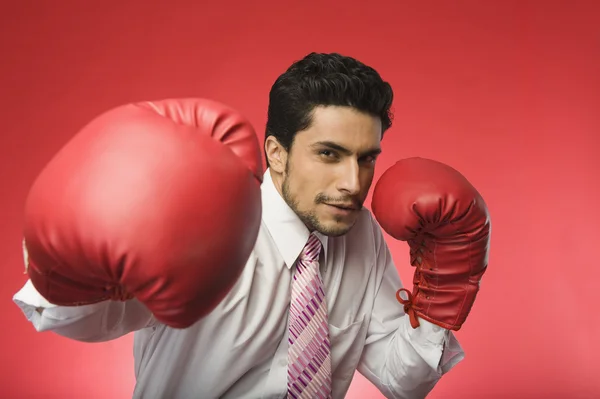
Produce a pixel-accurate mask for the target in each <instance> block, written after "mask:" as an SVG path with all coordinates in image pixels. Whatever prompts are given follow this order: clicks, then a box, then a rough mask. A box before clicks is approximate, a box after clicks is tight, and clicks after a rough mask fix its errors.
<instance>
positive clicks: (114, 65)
mask: <svg viewBox="0 0 600 399" xmlns="http://www.w3.org/2000/svg"><path fill="white" fill-rule="evenodd" d="M89 3H92V2H81V1H66V0H61V1H52V2H51V1H37V2H32V1H24V0H22V1H19V2H13V5H10V6H7V5H5V6H4V7H3V10H2V12H1V13H0V54H1V60H2V62H1V63H0V68H1V69H0V70H1V73H0V88H1V89H0V90H1V93H2V96H1V100H0V101H1V104H0V112H1V116H2V117H1V119H0V120H1V121H2V124H3V127H2V129H1V138H0V166H1V169H0V170H1V175H0V176H1V179H2V180H1V182H0V183H1V187H2V195H1V196H0V204H1V209H2V217H1V221H2V223H1V229H2V230H1V231H0V259H2V262H3V265H4V266H3V269H2V273H3V274H2V279H1V280H0V294H1V298H2V301H1V302H0V311H1V314H2V322H3V328H2V329H1V330H0V345H1V348H0V353H2V362H1V363H0V364H1V366H2V371H1V372H0V397H3V398H32V397H44V398H66V397H86V398H108V397H110V398H127V397H131V392H132V387H133V384H134V378H133V359H132V346H131V345H132V337H131V336H129V337H126V338H123V339H121V340H118V341H115V342H110V343H104V344H83V343H77V342H71V341H69V340H66V339H64V338H61V337H58V336H55V335H53V334H38V333H36V332H34V330H33V328H32V327H31V326H30V325H29V324H28V323H27V322H26V321H25V319H24V318H23V316H22V314H21V313H20V311H19V309H18V308H17V307H16V306H15V305H14V304H13V303H12V300H11V298H12V295H13V294H14V292H15V291H16V290H18V289H19V288H20V286H21V285H22V284H23V283H24V281H25V276H24V275H23V266H22V254H21V246H20V226H21V215H22V214H21V211H22V206H23V202H24V199H25V196H26V194H27V190H28V187H29V185H30V184H31V183H32V180H33V179H34V177H35V175H36V174H37V173H38V172H39V170H40V169H41V167H42V166H43V165H44V163H45V162H47V161H48V160H49V159H50V157H51V156H52V155H53V154H54V153H55V152H56V151H57V150H58V149H59V148H60V147H61V146H62V145H63V144H64V143H65V142H66V141H67V140H68V139H69V137H71V136H72V135H73V134H74V133H75V132H76V131H77V129H78V128H79V127H81V126H82V125H83V124H84V123H86V122H87V121H89V120H90V119H91V118H93V117H94V116H96V115H97V114H98V113H100V112H103V111H104V110H106V109H108V108H110V107H113V106H115V105H120V104H122V103H125V102H129V101H136V100H147V99H160V98H164V97H177V96H202V97H210V98H214V99H217V100H220V101H224V102H227V103H229V104H231V105H232V106H234V107H236V108H238V109H239V110H240V111H242V112H243V113H244V114H246V115H247V116H248V117H249V118H250V119H251V120H252V122H253V123H254V124H255V125H256V127H257V130H258V131H259V132H260V134H261V136H262V134H263V133H262V131H263V130H264V124H265V116H266V107H267V99H268V90H269V88H270V85H271V84H272V83H273V81H274V80H275V78H276V77H277V75H278V74H279V73H281V72H283V70H284V69H285V68H286V67H287V66H288V65H289V64H290V63H291V62H292V61H294V60H296V59H298V58H300V57H302V56H304V55H305V54H306V53H308V52H310V51H327V52H328V51H337V52H341V53H345V54H348V55H352V56H355V57H357V58H359V59H361V60H363V61H364V62H366V63H368V64H371V65H373V66H375V67H376V68H377V69H378V70H379V71H380V73H381V74H382V75H383V76H384V78H386V79H388V80H389V81H390V82H391V83H392V84H393V87H394V89H395V93H396V100H395V104H394V106H395V110H396V121H395V125H394V127H393V129H392V130H391V131H390V132H389V133H388V135H387V136H386V139H385V140H384V151H385V153H384V155H383V157H382V159H381V164H380V165H379V170H378V176H379V175H380V174H381V173H382V172H383V170H385V168H386V167H388V166H390V165H391V164H392V163H393V162H394V161H395V160H396V159H398V158H401V157H407V156H415V155H419V156H424V157H431V158H434V159H437V160H440V161H443V162H447V163H449V164H450V165H452V166H454V167H456V168H458V169H459V170H461V171H462V172H463V173H464V174H465V175H466V176H467V177H468V178H469V179H470V180H471V181H472V182H473V183H474V184H475V185H476V186H477V187H478V189H479V190H480V191H481V193H482V194H483V195H484V197H485V199H486V201H487V202H488V204H489V206H490V210H491V214H492V217H493V237H492V252H491V256H490V266H489V271H488V273H487V274H486V276H485V277H484V280H483V284H482V290H481V293H480V295H479V297H478V300H477V302H476V304H475V307H474V310H473V313H472V314H471V316H470V318H469V320H468V321H467V323H466V325H465V326H464V328H463V330H461V331H459V332H458V333H457V335H458V337H459V339H460V340H461V342H462V344H463V346H464V348H465V350H466V352H467V357H466V359H465V361H464V362H463V363H462V364H460V365H459V366H458V367H457V368H456V369H454V370H453V371H452V372H451V373H450V374H449V375H447V376H446V377H445V378H444V379H443V380H442V381H441V382H440V384H439V385H438V386H437V387H436V388H435V390H434V392H433V393H432V395H431V396H430V397H431V398H444V399H451V398H486V399H488V398H507V397H511V398H521V397H522V398H563V397H569V398H590V397H592V396H594V397H598V395H600V378H598V376H597V374H598V372H600V366H598V358H599V355H600V345H599V340H598V337H599V336H600V321H599V320H600V316H599V312H598V309H597V304H598V299H599V296H598V279H599V278H600V273H599V271H598V270H599V269H598V262H597V260H596V259H595V252H596V250H595V248H596V247H595V246H596V245H598V241H599V240H598V238H599V234H598V231H599V227H598V226H599V224H600V223H599V222H600V212H599V211H598V209H599V208H598V196H599V195H600V188H599V186H600V184H599V182H600V178H599V177H598V174H599V172H600V161H599V160H598V159H599V158H598V152H599V150H600V145H599V144H600V140H599V139H598V135H599V134H600V116H599V115H600V62H599V57H600V3H599V2H594V1H588V2H582V1H538V2H534V1H487V2H482V1H453V2H446V1H437V2H414V1H413V2H408V1H399V0H390V1H368V2H362V1H361V2H359V1H355V2H351V1H350V2H349V1H344V2H342V1H340V2H333V1H328V2H322V3H321V2H316V1H315V2H310V1H306V0H304V1H302V2H295V4H296V5H292V6H290V5H286V3H288V2H284V1H262V2H250V1H249V2H244V1H218V2H202V1H188V2H182V1H169V2H162V3H163V5H161V6H150V5H149V4H150V3H153V2H148V1H104V2H95V3H96V5H84V4H89ZM154 3H157V2H154ZM168 3H169V5H168ZM186 3H187V4H186ZM258 3H260V4H261V5H260V7H259V8H258V9H254V8H253V7H252V6H250V4H258ZM450 3H452V5H450ZM100 4H102V5H100ZM389 243H390V245H391V247H392V250H393V253H394V256H395V258H396V260H397V264H398V269H399V271H400V273H401V276H402V278H403V280H404V281H405V282H406V283H410V281H411V278H412V268H410V267H409V266H408V253H407V249H406V247H405V245H404V244H403V243H395V242H392V240H391V239H390V240H389ZM348 397H349V398H356V399H358V398H377V397H381V395H379V394H378V393H377V392H375V391H374V389H373V388H372V387H371V386H370V385H369V384H368V383H367V382H366V380H364V379H363V378H362V377H361V376H359V375H357V377H356V380H355V381H354V383H353V386H352V388H351V391H350V393H349V395H348Z"/></svg>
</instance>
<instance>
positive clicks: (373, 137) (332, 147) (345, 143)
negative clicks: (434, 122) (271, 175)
mask: <svg viewBox="0 0 600 399" xmlns="http://www.w3.org/2000/svg"><path fill="white" fill-rule="evenodd" d="M380 141H381V121H380V120H379V118H376V117H373V116H370V115H367V114H364V113H362V112H359V111H357V110H355V109H352V108H349V107H333V106H332V107H317V108H316V109H315V110H314V114H313V122H312V125H311V127H310V128H309V129H307V130H305V131H302V132H298V133H297V135H296V137H295V140H294V143H293V144H292V146H291V148H290V150H289V152H287V153H286V154H285V169H284V171H283V174H282V184H281V194H282V196H283V198H284V199H285V201H286V202H287V203H288V204H289V206H290V207H291V208H292V209H293V210H294V211H295V212H296V213H297V214H298V216H299V217H300V218H301V219H302V221H303V222H304V223H305V224H306V226H307V227H308V228H309V229H310V230H316V231H319V232H321V233H323V234H325V235H328V236H339V235H343V234H345V233H347V232H348V231H349V230H350V229H351V228H352V226H353V225H354V223H355V222H356V219H357V217H358V215H359V211H360V210H361V209H362V206H363V203H364V201H365V199H366V197H367V193H368V191H369V188H370V186H371V183H372V181H373V174H374V169H375V160H376V158H377V155H378V154H379V152H380V151H381V149H380Z"/></svg>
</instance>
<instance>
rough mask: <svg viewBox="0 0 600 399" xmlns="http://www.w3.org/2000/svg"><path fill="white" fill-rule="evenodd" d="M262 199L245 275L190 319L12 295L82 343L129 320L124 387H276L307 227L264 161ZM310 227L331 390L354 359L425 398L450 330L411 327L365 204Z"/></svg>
mask: <svg viewBox="0 0 600 399" xmlns="http://www.w3.org/2000/svg"><path fill="white" fill-rule="evenodd" d="M262 204H263V205H262V206H263V217H262V225H261V229H260V232H259V235H258V239H257V242H256V245H255V247H254V250H253V252H252V254H251V256H250V258H249V259H248V262H247V264H246V267H245V269H244V271H243V274H242V275H241V277H240V278H239V280H238V281H237V284H236V285H235V287H234V288H233V289H232V290H231V291H230V292H229V294H228V295H227V297H226V298H225V299H224V300H223V301H222V302H221V303H220V304H219V305H218V307H217V308H216V309H215V310H214V311H213V312H212V313H211V314H209V315H208V316H206V317H205V318H203V319H202V320H200V321H199V322H197V323H196V324H194V325H193V326H192V327H190V328H187V329H183V330H180V329H173V328H169V327H167V326H165V325H163V324H160V323H158V322H157V321H156V320H154V319H153V317H152V315H151V314H150V313H149V312H148V310H147V309H146V308H145V307H144V306H143V305H142V304H141V303H139V302H138V301H136V300H135V299H134V300H130V301H127V302H116V301H106V302H102V303H98V304H93V305H86V306H81V307H60V306H54V305H52V304H49V303H48V302H47V301H46V300H44V298H42V297H41V296H40V295H39V293H37V291H36V290H35V289H34V287H33V286H32V285H31V282H30V281H28V282H27V283H26V284H25V286H24V287H23V288H22V289H21V290H20V291H19V292H17V293H16V294H15V296H14V301H15V303H16V304H17V305H18V306H19V307H20V308H21V309H22V310H23V312H24V314H25V316H26V317H27V319H28V320H29V321H30V322H31V323H32V324H33V326H34V327H35V329H36V330H37V331H53V332H55V333H57V334H60V335H62V336H65V337H68V338H71V339H75V340H79V341H84V342H99V341H107V340H111V339H116V338H118V337H121V336H123V335H125V334H128V333H130V332H134V331H135V337H134V357H135V375H136V386H135V391H134V393H133V398H140V399H141V398H148V399H155V398H172V399H196V398H203V399H210V398H251V399H254V398H264V399H267V398H269V399H270V398H284V397H285V396H286V392H287V349H288V339H287V320H288V309H289V304H290V290H291V285H290V284H291V280H292V276H293V272H294V267H295V266H294V263H295V261H296V258H297V257H298V256H299V255H300V252H301V250H302V248H303V247H304V245H305V243H306V241H307V239H308V236H309V231H308V229H307V228H306V227H305V226H304V224H303V223H302V222H301V221H300V219H299V218H298V217H297V216H296V214H295V213H294V212H293V211H292V210H291V209H290V208H289V206H288V205H287V204H286V202H285V201H284V200H283V198H282V197H281V196H280V195H279V193H278V191H277V190H276V188H275V186H274V185H273V182H272V180H271V177H270V174H269V171H268V170H267V172H266V173H265V179H264V182H263V185H262ZM318 237H319V239H320V240H321V242H322V244H323V250H322V252H321V257H320V266H321V267H320V271H321V276H322V279H323V281H324V285H325V290H326V297H327V308H328V312H329V332H330V341H331V354H332V371H333V376H332V377H333V398H335V399H339V398H343V397H344V396H345V394H346V392H347V391H348V388H349V386H350V383H351V380H352V377H353V376H354V373H355V371H356V370H358V371H359V372H360V373H361V374H363V375H364V376H365V377H366V378H367V379H368V380H370V381H371V382H372V383H373V384H375V386H376V387H377V388H378V389H379V390H380V391H381V392H382V393H383V395H385V396H386V397H387V398H422V397H425V396H426V395H427V393H428V392H430V391H431V389H433V387H434V385H435V383H436V382H437V381H438V380H439V379H440V378H441V376H442V375H443V374H444V373H446V372H448V370H450V369H451V368H452V367H453V366H454V365H455V364H457V363H458V362H459V361H460V360H462V358H463V356H464V354H463V351H462V349H461V347H460V345H459V343H458V342H457V340H456V339H455V337H454V335H453V334H452V332H451V331H448V330H445V329H442V328H440V327H438V326H436V325H433V324H431V323H429V322H427V321H425V320H422V319H421V320H420V323H421V326H420V327H419V328H417V329H413V328H412V327H411V326H410V322H409V319H408V316H407V315H405V313H404V311H403V307H402V305H401V304H400V303H398V301H397V300H396V291H397V290H398V289H399V288H401V287H402V284H401V282H400V277H399V275H398V272H397V270H396V267H395V265H394V262H393V260H392V258H391V256H390V252H389V249H388V246H387V245H386V242H385V241H384V237H383V235H382V232H381V229H380V227H379V225H378V224H377V223H376V222H375V220H374V218H373V217H372V215H371V213H370V212H369V211H368V210H367V209H363V211H362V212H361V214H360V216H359V218H358V221H357V223H356V225H355V226H354V228H353V229H352V230H351V231H350V232H349V233H347V234H346V235H344V236H342V237H325V236H323V235H319V234H318ZM25 255H26V254H25ZM182 278H185V276H182ZM36 308H38V309H37V310H36ZM39 308H42V309H43V310H41V309H39Z"/></svg>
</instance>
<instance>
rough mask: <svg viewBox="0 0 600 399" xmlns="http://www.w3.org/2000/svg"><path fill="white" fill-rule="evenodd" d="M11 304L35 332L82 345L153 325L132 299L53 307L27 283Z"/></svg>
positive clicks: (114, 337)
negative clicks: (46, 333) (20, 311)
mask: <svg viewBox="0 0 600 399" xmlns="http://www.w3.org/2000/svg"><path fill="white" fill-rule="evenodd" d="M13 302H14V303H15V304H16V305H17V306H18V307H19V308H20V309H21V310H22V311H23V314H24V315H25V318H26V319H27V320H28V321H29V322H30V323H31V324H32V325H33V328H35V330H36V331H38V332H44V331H52V332H54V333H56V334H58V335H61V336H63V337H66V338H70V339H73V340H76V341H82V342H104V341H110V340H113V339H117V338H119V337H122V336H124V335H126V334H128V333H130V332H133V331H137V330H140V329H142V328H145V327H150V326H152V325H154V324H155V323H156V320H155V319H154V317H153V316H152V314H151V313H150V311H148V310H147V308H146V307H145V306H144V305H143V304H141V303H140V302H139V301H137V300H135V299H133V300H129V301H126V302H117V301H103V302H99V303H95V304H91V305H83V306H72V307H71V306H56V305H53V304H52V303H50V302H48V301H47V300H46V299H45V298H44V297H43V296H42V295H41V294H40V293H39V292H38V291H37V290H36V289H35V287H34V286H33V284H32V283H31V281H30V280H28V281H27V282H26V283H25V285H24V286H23V287H22V288H21V289H20V290H19V291H18V292H17V293H16V294H15V295H14V296H13Z"/></svg>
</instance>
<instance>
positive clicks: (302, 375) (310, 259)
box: [288, 234, 331, 399]
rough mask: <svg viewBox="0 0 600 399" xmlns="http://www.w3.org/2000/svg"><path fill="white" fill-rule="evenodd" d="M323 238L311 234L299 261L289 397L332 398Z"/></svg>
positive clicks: (291, 331)
mask: <svg viewBox="0 0 600 399" xmlns="http://www.w3.org/2000/svg"><path fill="white" fill-rule="evenodd" d="M320 252H321V242H320V241H319V239H318V238H317V237H316V236H315V235H313V234H311V235H310V237H309V238H308V242H307V243H306V245H305V246H304V249H303V250H302V254H300V259H298V261H297V262H296V272H295V274H294V281H293V282H292V300H291V304H290V320H289V344H290V345H289V349H288V398H292V399H300V398H307V399H308V398H310V399H314V398H321V399H327V398H331V356H330V353H329V324H328V323H327V304H326V302H325V291H324V290H323V282H322V281H321V278H320V276H319V253H320Z"/></svg>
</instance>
